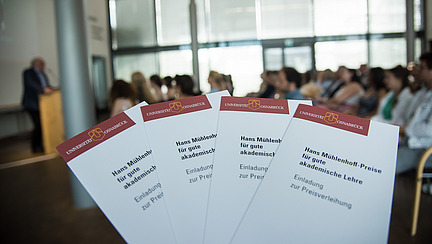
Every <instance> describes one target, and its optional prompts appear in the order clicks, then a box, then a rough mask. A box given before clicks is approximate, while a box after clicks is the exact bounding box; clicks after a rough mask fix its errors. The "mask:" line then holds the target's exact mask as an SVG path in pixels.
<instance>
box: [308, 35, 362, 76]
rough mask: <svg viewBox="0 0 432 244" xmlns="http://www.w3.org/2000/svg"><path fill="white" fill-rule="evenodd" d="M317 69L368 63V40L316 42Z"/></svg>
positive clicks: (332, 68) (353, 66)
mask: <svg viewBox="0 0 432 244" xmlns="http://www.w3.org/2000/svg"><path fill="white" fill-rule="evenodd" d="M315 59H316V67H317V70H325V69H331V70H333V71H336V70H337V68H338V67H339V66H340V65H345V66H347V67H348V68H353V69H355V68H358V67H360V65H361V64H366V63H367V42H366V40H352V41H351V40H349V41H334V42H317V43H316V44H315Z"/></svg>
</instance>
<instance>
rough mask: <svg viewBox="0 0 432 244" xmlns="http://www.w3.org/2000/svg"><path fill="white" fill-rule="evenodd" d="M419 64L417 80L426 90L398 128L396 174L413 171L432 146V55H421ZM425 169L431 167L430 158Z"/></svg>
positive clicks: (431, 161) (431, 160)
mask: <svg viewBox="0 0 432 244" xmlns="http://www.w3.org/2000/svg"><path fill="white" fill-rule="evenodd" d="M420 62H421V64H420V71H419V74H418V78H419V79H420V80H422V82H423V83H424V85H425V87H426V90H425V93H424V94H423V95H422V96H420V97H418V99H419V101H416V103H417V104H418V106H417V107H416V109H415V111H414V114H413V115H412V117H411V119H410V120H409V122H408V123H407V125H406V126H401V127H400V134H401V140H400V142H399V150H398V156H397V165H396V174H400V173H403V172H406V171H409V170H413V169H415V168H416V167H417V164H418V161H419V159H420V157H421V155H422V153H423V152H424V150H425V149H426V148H428V147H431V146H432V53H425V54H423V55H421V56H420ZM425 167H429V168H430V167H432V159H431V158H429V160H428V161H427V163H426V166H425Z"/></svg>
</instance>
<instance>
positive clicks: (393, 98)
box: [371, 66, 413, 125]
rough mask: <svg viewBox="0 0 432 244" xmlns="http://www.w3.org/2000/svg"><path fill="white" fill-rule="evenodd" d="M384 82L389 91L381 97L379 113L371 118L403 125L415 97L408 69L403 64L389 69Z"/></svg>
mask: <svg viewBox="0 0 432 244" xmlns="http://www.w3.org/2000/svg"><path fill="white" fill-rule="evenodd" d="M384 83H385V85H386V87H387V89H388V90H389V92H388V93H387V94H386V96H384V97H383V98H382V99H381V101H380V103H379V106H378V111H377V114H376V115H374V116H373V117H372V118H371V119H372V120H376V121H380V122H385V123H389V124H394V125H403V116H404V114H405V111H406V110H407V108H408V106H409V103H410V101H411V99H412V97H413V95H412V93H411V90H410V87H409V80H408V70H407V69H405V68H403V67H402V66H396V67H394V68H392V69H390V70H387V71H386V76H385V78H384Z"/></svg>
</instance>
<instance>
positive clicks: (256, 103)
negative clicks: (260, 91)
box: [248, 99, 261, 110]
mask: <svg viewBox="0 0 432 244" xmlns="http://www.w3.org/2000/svg"><path fill="white" fill-rule="evenodd" d="M248 107H249V108H250V109H253V110H257V109H259V108H260V107H261V101H260V100H257V99H249V101H248Z"/></svg>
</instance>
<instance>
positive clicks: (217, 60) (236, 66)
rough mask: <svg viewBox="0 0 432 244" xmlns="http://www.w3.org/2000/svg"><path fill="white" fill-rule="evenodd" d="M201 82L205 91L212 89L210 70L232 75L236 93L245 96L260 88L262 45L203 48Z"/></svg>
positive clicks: (201, 52)
mask: <svg viewBox="0 0 432 244" xmlns="http://www.w3.org/2000/svg"><path fill="white" fill-rule="evenodd" d="M199 59H200V84H201V90H202V91H203V92H204V93H207V92H209V91H210V86H209V84H208V82H207V78H208V74H209V71H210V70H214V71H217V72H219V73H223V74H226V75H231V76H232V80H233V84H234V95H236V96H244V95H246V94H247V93H248V92H254V91H257V90H258V89H259V86H260V84H261V78H260V75H261V73H262V72H263V62H262V60H263V58H262V48H261V46H258V45H256V46H241V47H219V48H209V49H201V50H200V52H199Z"/></svg>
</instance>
